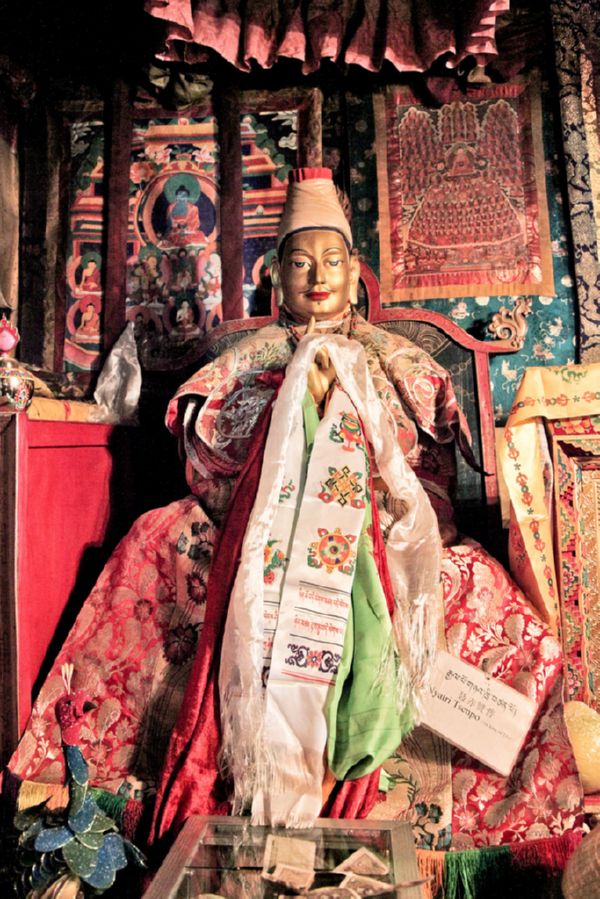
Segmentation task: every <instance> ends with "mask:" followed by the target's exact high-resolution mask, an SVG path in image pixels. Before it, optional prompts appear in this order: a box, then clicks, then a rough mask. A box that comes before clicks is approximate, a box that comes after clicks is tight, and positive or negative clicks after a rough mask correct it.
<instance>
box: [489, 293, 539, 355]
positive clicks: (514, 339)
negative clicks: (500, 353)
mask: <svg viewBox="0 0 600 899" xmlns="http://www.w3.org/2000/svg"><path fill="white" fill-rule="evenodd" d="M531 307H532V299H531V297H517V298H516V300H515V303H514V306H513V307H512V309H509V308H508V307H507V306H501V307H500V309H499V310H498V312H496V314H495V315H493V316H492V321H491V323H490V325H489V326H488V330H489V331H490V333H491V334H493V336H494V337H495V338H496V344H495V345H496V347H497V348H498V349H499V350H500V349H507V350H522V349H523V345H524V343H525V337H526V336H527V322H526V320H525V319H526V318H527V316H528V315H531Z"/></svg>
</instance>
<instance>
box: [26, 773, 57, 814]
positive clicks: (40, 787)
mask: <svg viewBox="0 0 600 899" xmlns="http://www.w3.org/2000/svg"><path fill="white" fill-rule="evenodd" d="M46 801H47V805H46V808H48V809H49V810H54V809H59V808H66V807H67V805H68V802H69V791H68V789H67V787H64V786H63V785H62V784H44V783H36V782H35V781H33V780H24V781H23V783H22V784H21V786H20V787H19V795H18V797H17V809H18V811H20V812H22V811H24V810H25V809H28V808H31V807H32V806H34V805H40V804H41V803H42V802H46Z"/></svg>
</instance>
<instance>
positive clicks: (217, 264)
mask: <svg viewBox="0 0 600 899" xmlns="http://www.w3.org/2000/svg"><path fill="white" fill-rule="evenodd" d="M129 180H130V191H129V222H128V238H127V283H126V297H127V298H126V317H127V320H128V321H133V322H134V326H135V331H136V336H137V337H138V338H139V339H141V340H143V344H144V351H145V355H146V356H148V355H150V356H155V357H161V358H164V359H165V360H169V359H171V360H172V359H175V358H178V357H182V356H185V345H186V344H187V343H189V341H190V340H192V339H194V338H196V339H197V338H201V337H203V336H204V335H205V334H206V333H207V331H210V329H211V328H213V327H215V325H217V324H219V322H220V321H221V319H222V309H221V301H222V293H221V256H220V252H219V167H218V143H217V126H216V121H215V118H214V116H212V115H209V114H207V115H199V116H197V117H192V116H177V117H167V116H164V117H156V118H139V119H135V120H134V126H133V138H132V158H131V167H130V172H129Z"/></svg>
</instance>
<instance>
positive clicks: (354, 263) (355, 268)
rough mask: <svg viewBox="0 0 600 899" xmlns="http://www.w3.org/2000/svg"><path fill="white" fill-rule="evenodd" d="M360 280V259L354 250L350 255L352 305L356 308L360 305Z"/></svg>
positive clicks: (350, 297)
mask: <svg viewBox="0 0 600 899" xmlns="http://www.w3.org/2000/svg"><path fill="white" fill-rule="evenodd" d="M359 278H360V259H359V258H358V250H352V252H351V253H350V296H349V300H350V305H351V306H356V304H357V303H358V280H359Z"/></svg>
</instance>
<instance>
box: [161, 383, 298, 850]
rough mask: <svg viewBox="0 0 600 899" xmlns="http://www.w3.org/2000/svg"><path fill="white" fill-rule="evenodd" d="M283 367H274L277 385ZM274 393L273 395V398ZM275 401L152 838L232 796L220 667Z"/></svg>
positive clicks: (220, 577)
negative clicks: (223, 773) (223, 760)
mask: <svg viewBox="0 0 600 899" xmlns="http://www.w3.org/2000/svg"><path fill="white" fill-rule="evenodd" d="M282 380H283V373H282V372H277V373H272V382H273V384H274V385H279V384H281V382H282ZM274 396H275V394H273V396H272V398H274ZM270 409H271V404H269V406H268V407H267V409H266V410H265V411H264V413H263V416H262V420H261V422H260V423H259V425H258V427H257V428H256V430H255V433H254V440H253V443H252V446H251V448H250V451H249V453H248V458H247V461H246V464H245V466H244V468H243V469H242V471H241V473H240V477H239V478H238V480H237V483H236V488H235V490H234V492H233V494H232V498H231V505H230V507H229V513H228V515H227V516H226V518H225V520H224V522H223V525H222V527H221V530H220V535H219V540H218V543H217V545H216V547H215V550H216V551H215V555H214V559H213V564H212V566H211V570H210V575H209V578H208V584H207V615H206V619H205V621H204V627H203V629H202V638H201V640H200V645H199V647H198V652H197V653H196V657H195V660H194V664H193V666H192V670H191V672H190V676H189V679H188V683H187V688H186V692H185V696H184V699H183V703H182V706H181V712H180V715H179V718H178V720H177V724H176V726H175V729H174V732H173V735H172V737H171V740H170V742H169V748H168V751H167V756H166V759H165V765H164V769H163V772H162V775H161V779H160V784H159V788H158V793H157V797H156V804H155V808H154V820H153V822H152V832H151V839H152V840H154V839H160V838H161V837H163V836H164V835H165V834H166V833H167V832H168V831H169V830H171V828H173V827H175V828H178V827H179V826H180V825H181V824H183V822H184V821H185V820H186V818H188V817H189V816H190V815H218V814H224V815H225V814H227V810H228V802H227V793H226V791H225V789H224V785H223V783H222V781H221V779H220V778H219V765H218V761H217V758H218V753H219V746H220V740H221V729H220V711H219V689H218V672H219V658H220V652H221V643H222V640H223V629H224V627H225V619H226V617H227V609H228V605H229V595H230V592H231V588H232V587H233V582H234V580H235V576H236V574H237V565H236V560H237V559H239V556H240V553H241V547H242V541H243V539H244V534H245V532H246V525H247V523H248V517H249V515H250V512H251V511H252V505H253V503H254V497H255V494H256V489H257V487H258V480H259V478H260V472H261V466H262V454H263V449H264V443H265V434H266V431H267V429H268V425H269V421H270V414H269V413H270Z"/></svg>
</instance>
